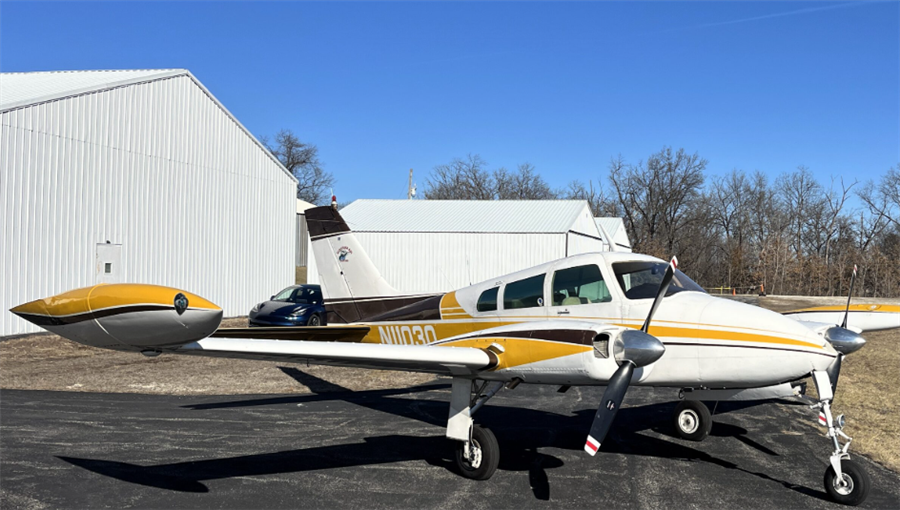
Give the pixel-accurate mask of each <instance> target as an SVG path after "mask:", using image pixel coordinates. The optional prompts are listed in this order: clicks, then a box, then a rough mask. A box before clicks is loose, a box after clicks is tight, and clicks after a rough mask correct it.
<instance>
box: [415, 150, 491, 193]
mask: <svg viewBox="0 0 900 510" xmlns="http://www.w3.org/2000/svg"><path fill="white" fill-rule="evenodd" d="M486 167H487V163H486V162H485V161H484V160H483V159H481V156H479V155H477V154H475V155H472V154H469V155H468V156H466V159H460V158H455V159H454V160H452V161H451V162H450V163H449V164H447V165H438V166H436V167H434V169H433V170H432V171H431V175H429V176H428V179H427V180H426V181H425V192H424V193H423V196H424V197H425V198H426V199H429V200H491V199H493V198H494V178H493V177H492V176H491V173H490V172H488V170H487V168H486Z"/></svg>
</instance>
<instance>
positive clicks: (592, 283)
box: [553, 264, 612, 306]
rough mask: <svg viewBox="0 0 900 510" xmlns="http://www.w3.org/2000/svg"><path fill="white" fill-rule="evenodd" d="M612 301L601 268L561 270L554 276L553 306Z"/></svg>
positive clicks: (592, 266) (588, 267)
mask: <svg viewBox="0 0 900 510" xmlns="http://www.w3.org/2000/svg"><path fill="white" fill-rule="evenodd" d="M609 301H612V296H611V295H610V294H609V289H607V288H606V282H604V281H603V275H601V274H600V268H599V267H597V266H596V265H594V264H591V265H589V266H578V267H570V268H568V269H560V270H559V271H557V272H556V273H555V274H554V275H553V306H569V305H586V304H589V303H607V302H609Z"/></svg>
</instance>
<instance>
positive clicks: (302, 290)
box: [272, 287, 322, 305]
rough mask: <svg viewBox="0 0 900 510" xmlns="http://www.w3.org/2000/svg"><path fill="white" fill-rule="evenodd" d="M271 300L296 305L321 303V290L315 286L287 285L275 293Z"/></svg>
mask: <svg viewBox="0 0 900 510" xmlns="http://www.w3.org/2000/svg"><path fill="white" fill-rule="evenodd" d="M272 301H286V302H289V303H296V304H298V305H320V304H322V291H321V290H319V289H318V288H317V287H288V288H286V289H284V290H283V291H281V292H279V293H278V294H275V296H274V297H273V298H272Z"/></svg>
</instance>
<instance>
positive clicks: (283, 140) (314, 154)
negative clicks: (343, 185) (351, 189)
mask: <svg viewBox="0 0 900 510" xmlns="http://www.w3.org/2000/svg"><path fill="white" fill-rule="evenodd" d="M261 141H262V143H263V145H265V146H266V148H267V149H269V152H271V153H272V155H274V156H275V157H276V158H278V161H281V164H282V165H284V167H285V168H287V170H288V171H289V172H291V174H292V175H293V176H294V177H296V178H297V181H298V182H297V198H299V199H300V200H305V201H307V202H309V203H311V204H323V203H325V202H327V200H328V198H329V194H328V189H329V188H331V187H332V186H334V182H335V181H334V176H333V175H331V174H330V173H328V172H326V171H325V170H323V169H322V165H321V163H320V162H319V149H318V147H316V146H315V145H312V144H306V143H303V142H301V141H300V139H299V138H297V136H296V135H295V134H294V133H293V131H291V130H289V129H282V130H281V131H279V132H278V133H277V134H276V135H275V140H274V142H270V141H269V139H268V138H265V137H263V138H262V139H261Z"/></svg>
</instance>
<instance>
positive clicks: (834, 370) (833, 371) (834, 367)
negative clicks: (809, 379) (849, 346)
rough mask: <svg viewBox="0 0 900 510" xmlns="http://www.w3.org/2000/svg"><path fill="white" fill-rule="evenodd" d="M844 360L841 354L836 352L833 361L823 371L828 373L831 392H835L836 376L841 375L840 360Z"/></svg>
mask: <svg viewBox="0 0 900 510" xmlns="http://www.w3.org/2000/svg"><path fill="white" fill-rule="evenodd" d="M843 360H844V355H843V354H838V355H837V358H834V362H832V363H831V365H830V366H829V367H828V368H827V369H825V373H826V374H828V379H829V380H830V381H831V393H833V394H837V383H838V377H840V376H841V362H842V361H843Z"/></svg>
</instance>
